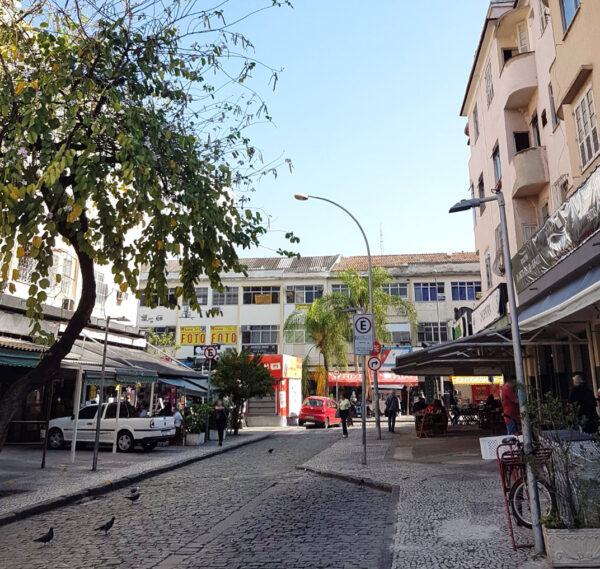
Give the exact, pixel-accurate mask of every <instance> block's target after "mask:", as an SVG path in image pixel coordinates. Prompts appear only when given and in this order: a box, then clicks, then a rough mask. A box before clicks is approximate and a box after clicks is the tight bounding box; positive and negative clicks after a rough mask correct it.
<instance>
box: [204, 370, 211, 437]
mask: <svg viewBox="0 0 600 569" xmlns="http://www.w3.org/2000/svg"><path fill="white" fill-rule="evenodd" d="M211 369H212V360H208V390H207V392H206V398H207V403H208V404H209V405H210V370H211ZM209 421H210V415H209V414H208V413H207V414H206V425H205V426H204V433H205V434H204V440H205V441H209V440H210V428H209V426H208V422H209Z"/></svg>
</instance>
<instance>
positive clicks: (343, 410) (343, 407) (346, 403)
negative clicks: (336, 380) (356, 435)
mask: <svg viewBox="0 0 600 569" xmlns="http://www.w3.org/2000/svg"><path fill="white" fill-rule="evenodd" d="M351 405H352V403H351V402H350V399H346V396H345V395H344V393H343V392H342V393H341V394H340V402H339V404H338V409H339V410H340V419H341V420H342V436H343V437H344V438H345V439H347V438H348V414H349V413H350V406H351Z"/></svg>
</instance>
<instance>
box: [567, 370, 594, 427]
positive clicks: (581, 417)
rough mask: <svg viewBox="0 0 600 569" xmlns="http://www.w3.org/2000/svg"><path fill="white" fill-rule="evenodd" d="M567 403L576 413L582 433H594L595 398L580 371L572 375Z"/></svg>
mask: <svg viewBox="0 0 600 569" xmlns="http://www.w3.org/2000/svg"><path fill="white" fill-rule="evenodd" d="M569 403H570V404H571V405H572V406H573V408H574V410H575V413H576V414H577V419H578V421H579V425H580V426H581V430H582V431H583V432H584V433H590V434H595V433H596V432H597V431H598V414H597V413H596V398H595V397H594V393H593V391H592V390H591V389H590V388H589V387H588V386H587V385H586V384H585V379H584V377H583V374H582V373H576V374H575V375H574V376H573V387H572V388H571V391H570V392H569Z"/></svg>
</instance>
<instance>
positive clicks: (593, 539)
mask: <svg viewBox="0 0 600 569" xmlns="http://www.w3.org/2000/svg"><path fill="white" fill-rule="evenodd" d="M543 530H544V541H545V542H546V553H547V554H548V560H549V561H550V562H551V563H552V567H600V528H591V529H547V528H543Z"/></svg>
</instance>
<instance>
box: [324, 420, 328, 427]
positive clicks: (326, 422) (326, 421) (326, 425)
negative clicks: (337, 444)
mask: <svg viewBox="0 0 600 569" xmlns="http://www.w3.org/2000/svg"><path fill="white" fill-rule="evenodd" d="M324 427H325V428H326V429H329V418H327V419H325V424H324Z"/></svg>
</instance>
